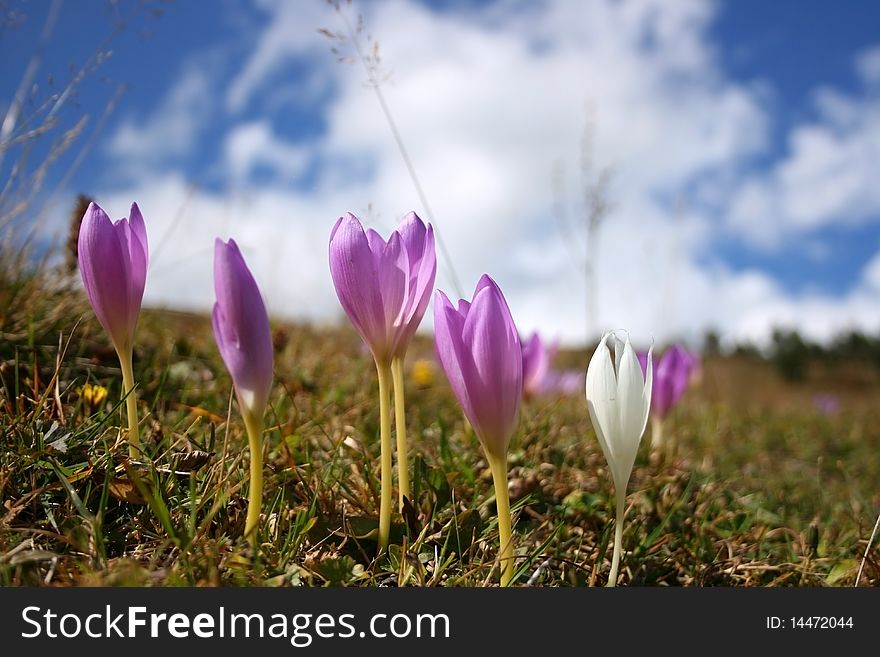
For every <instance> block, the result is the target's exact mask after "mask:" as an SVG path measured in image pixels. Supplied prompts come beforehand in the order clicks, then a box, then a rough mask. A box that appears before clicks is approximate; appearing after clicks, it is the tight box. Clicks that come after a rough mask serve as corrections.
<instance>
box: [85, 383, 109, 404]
mask: <svg viewBox="0 0 880 657" xmlns="http://www.w3.org/2000/svg"><path fill="white" fill-rule="evenodd" d="M79 396H80V397H81V398H82V400H83V402H85V405H86V406H88V407H89V408H97V407H99V406H100V405H101V404H103V403H104V402H105V401H106V399H107V388H105V387H104V386H99V385H92V384H91V383H86V384H85V385H84V386H83V387H82V388H80V391H79Z"/></svg>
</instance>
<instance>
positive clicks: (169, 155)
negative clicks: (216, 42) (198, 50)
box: [107, 64, 212, 169]
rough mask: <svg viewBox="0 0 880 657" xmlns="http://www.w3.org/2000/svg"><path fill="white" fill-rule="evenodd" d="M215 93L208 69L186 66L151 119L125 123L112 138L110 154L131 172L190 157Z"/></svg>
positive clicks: (129, 118) (131, 119)
mask: <svg viewBox="0 0 880 657" xmlns="http://www.w3.org/2000/svg"><path fill="white" fill-rule="evenodd" d="M211 93H212V90H211V86H210V83H209V78H208V76H207V74H206V73H205V71H204V69H202V68H200V67H199V66H197V65H195V64H192V65H189V66H186V67H185V68H184V70H183V72H182V73H181V74H180V76H179V77H178V78H177V80H176V81H175V82H174V85H173V86H172V87H171V89H170V90H169V92H168V94H167V95H166V96H165V98H164V99H163V100H162V102H161V103H160V104H159V106H158V107H157V108H155V109H154V110H153V111H152V113H151V114H150V115H149V116H148V117H146V118H143V119H134V118H132V117H131V116H129V117H127V118H126V119H125V121H124V122H123V123H122V125H121V126H120V127H119V128H118V129H117V130H116V132H115V133H114V134H113V135H112V136H111V137H110V140H109V142H108V144H107V149H108V151H109V152H110V154H111V155H113V156H114V157H116V158H117V159H118V160H119V162H120V163H122V164H123V165H124V166H125V167H126V168H129V169H137V168H141V167H143V166H144V165H147V166H156V165H159V164H167V162H168V160H169V159H174V158H177V157H180V156H183V155H186V154H187V153H189V152H190V151H191V150H192V149H193V147H194V146H195V144H196V143H197V140H198V138H199V136H200V135H201V129H200V127H201V126H202V125H203V124H204V116H205V114H206V113H207V111H208V108H209V107H210V104H211Z"/></svg>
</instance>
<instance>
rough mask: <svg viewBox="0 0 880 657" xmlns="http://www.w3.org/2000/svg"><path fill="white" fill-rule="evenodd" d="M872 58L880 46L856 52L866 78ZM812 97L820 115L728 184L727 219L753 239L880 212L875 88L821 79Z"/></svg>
mask: <svg viewBox="0 0 880 657" xmlns="http://www.w3.org/2000/svg"><path fill="white" fill-rule="evenodd" d="M878 58H880V49H875V50H871V51H868V52H867V53H865V54H863V55H862V56H861V57H860V58H859V59H858V64H859V68H860V71H861V75H862V77H863V79H864V81H865V82H866V84H869V83H870V82H871V81H872V80H873V81H874V82H876V80H875V78H874V77H873V76H874V75H875V74H876V73H877V71H875V70H874V67H877V66H880V63H877V62H880V59H878ZM875 60H876V62H875ZM814 102H815V106H816V109H817V112H818V118H817V119H816V120H814V121H811V122H808V123H803V124H801V125H798V126H796V127H795V128H794V129H793V130H792V131H791V132H790V134H789V136H788V146H787V150H788V152H787V155H786V156H785V157H784V158H783V159H782V160H780V161H778V162H776V163H775V164H774V165H773V167H772V168H771V169H770V170H769V171H767V172H760V173H755V174H753V175H751V176H750V177H748V178H746V179H745V180H743V181H742V182H741V184H740V187H739V189H738V190H735V191H734V201H733V203H732V205H731V207H730V211H729V215H728V225H729V227H730V228H731V229H732V230H734V231H736V232H737V233H739V234H740V235H741V236H742V237H743V239H745V240H746V241H747V242H749V243H751V244H752V245H755V246H759V247H763V248H769V249H778V248H780V247H781V246H782V244H783V241H784V239H785V238H788V237H791V236H792V235H799V234H804V233H809V232H810V231H813V230H816V229H819V228H822V227H825V226H832V225H860V224H863V223H865V222H867V221H876V220H877V219H878V218H880V185H878V184H877V172H876V163H877V162H878V161H880V94H877V93H875V92H873V91H872V90H871V89H870V88H869V89H867V90H866V91H865V93H864V94H863V95H862V96H858V97H856V96H849V95H845V94H843V93H840V92H838V91H836V90H834V89H830V88H827V87H825V88H820V89H818V90H816V92H815V94H814Z"/></svg>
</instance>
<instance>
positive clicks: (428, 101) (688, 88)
mask: <svg viewBox="0 0 880 657" xmlns="http://www.w3.org/2000/svg"><path fill="white" fill-rule="evenodd" d="M315 6H318V7H319V9H314V7H315ZM302 7H303V5H301V4H300V3H289V2H282V3H268V2H267V3H265V4H264V8H265V9H266V11H267V12H268V13H269V15H270V20H269V24H268V26H267V27H266V29H265V30H264V31H263V33H262V34H261V35H260V36H259V38H258V39H257V42H256V44H255V47H254V49H253V53H252V55H251V56H250V57H249V58H248V59H247V60H246V61H244V62H243V63H242V66H241V69H240V71H238V72H237V74H236V75H235V76H234V77H233V78H232V80H231V82H229V83H228V85H227V86H226V88H225V89H223V90H222V93H224V94H225V98H226V102H227V106H228V108H229V109H230V110H232V111H233V112H240V113H242V114H244V113H245V110H246V108H248V107H249V106H250V105H251V104H252V101H255V100H257V99H260V98H263V94H266V93H273V94H279V93H280V94H286V93H292V92H293V91H294V89H291V88H287V87H285V84H284V83H283V82H279V81H278V80H279V73H280V72H283V70H284V67H285V66H287V65H290V64H291V62H297V63H299V64H300V65H303V64H304V63H307V64H308V65H309V66H311V67H312V68H313V69H314V75H315V76H318V77H320V78H322V79H326V80H327V82H326V83H325V84H327V85H332V87H333V89H334V94H333V95H332V97H331V98H330V99H329V100H328V101H327V102H328V105H327V106H326V108H325V115H324V118H325V125H326V129H325V131H324V132H323V133H322V134H321V135H318V136H314V135H313V136H312V137H310V141H309V142H307V143H306V142H288V141H284V140H282V139H280V138H279V135H280V134H282V133H283V130H281V129H280V127H279V126H276V125H273V124H272V123H271V121H269V120H268V119H266V118H264V117H261V118H255V117H247V118H245V119H244V120H242V121H241V122H239V123H238V124H236V125H235V126H232V127H231V128H229V130H228V132H227V134H226V136H225V138H224V139H223V142H222V144H223V146H222V148H221V151H222V155H223V158H222V161H221V166H222V167H223V168H224V173H225V174H226V177H225V179H227V180H231V181H235V182H236V185H235V186H234V189H233V190H232V191H226V192H211V191H196V192H193V191H192V190H191V189H189V187H188V186H187V181H186V179H185V177H184V175H183V174H182V173H181V172H180V171H176V170H174V169H173V168H172V169H169V168H168V167H154V168H153V169H152V170H146V171H145V172H144V173H143V175H142V177H141V179H139V180H138V181H136V183H134V184H133V185H130V186H129V187H128V188H125V189H120V188H118V187H115V188H111V189H108V190H106V193H105V194H104V195H102V197H101V198H102V199H107V200H106V203H107V205H105V207H106V208H107V209H108V211H111V209H113V208H115V211H113V212H111V214H114V216H117V215H118V216H121V215H119V213H120V212H122V213H124V212H125V211H126V210H127V207H128V204H129V203H130V202H131V199H133V198H135V199H137V200H138V202H139V203H140V204H141V207H142V209H143V211H144V213H145V216H146V217H147V222H148V229H149V231H150V239H151V248H152V245H153V244H155V251H154V253H156V255H155V259H154V261H153V262H152V264H151V272H150V279H149V282H148V288H147V290H148V291H147V300H148V301H149V302H150V303H153V304H159V303H165V304H170V305H175V306H197V307H200V308H207V307H209V306H210V303H211V300H212V299H213V291H212V287H211V282H210V275H211V265H210V263H211V254H212V250H213V239H214V237H215V236H220V237H227V236H230V235H231V236H234V237H235V238H236V240H237V241H239V243H240V245H241V246H242V249H243V251H244V253H245V257H246V258H247V260H248V263H249V264H250V265H251V267H252V268H253V269H254V272H255V276H256V278H257V280H258V281H259V283H260V285H261V287H262V289H263V290H264V293H265V295H266V297H267V299H268V302H269V308H270V311H271V312H273V313H274V314H276V315H278V316H284V317H289V318H298V319H310V320H317V321H325V320H333V319H339V318H340V317H341V315H342V312H341V309H340V308H339V304H338V301H337V300H336V296H335V293H334V292H333V288H332V283H331V281H330V275H329V270H328V267H327V240H328V238H329V231H330V228H331V226H332V224H333V222H334V221H335V219H336V218H337V217H338V216H339V215H340V214H342V213H343V212H345V211H348V210H350V211H354V212H355V213H358V214H360V215H361V216H364V217H365V218H367V219H368V221H369V222H370V223H371V224H373V225H375V226H377V227H378V228H379V229H381V230H382V231H388V230H390V229H391V228H392V227H393V226H394V225H395V224H396V222H397V220H398V219H399V218H400V217H401V216H402V215H403V214H404V213H406V212H407V211H408V210H410V209H416V210H418V211H422V208H421V206H420V203H419V200H418V197H417V195H416V194H415V192H414V191H413V187H412V184H411V181H410V179H409V176H408V174H407V171H406V168H405V166H404V165H403V163H402V160H401V157H400V154H399V153H398V151H397V147H396V145H395V143H394V141H393V140H392V138H391V133H390V131H389V127H388V125H387V123H386V121H385V118H384V116H383V115H382V113H381V110H380V109H379V106H378V104H377V103H376V99H375V98H374V97H373V94H372V91H371V90H370V89H369V88H367V87H365V85H364V84H363V71H362V69H360V68H358V67H356V66H344V65H339V64H336V63H335V62H334V61H333V58H332V56H331V55H330V54H329V53H327V52H325V51H324V49H326V48H327V44H326V43H324V42H322V41H321V40H320V39H321V37H316V34H315V31H316V29H317V28H318V27H326V26H331V27H332V26H333V25H334V22H335V21H336V20H337V19H336V17H335V15H334V14H333V12H332V10H331V9H330V8H328V7H327V6H325V5H319V4H318V3H314V4H313V5H312V4H310V5H308V8H307V9H306V10H305V11H303V10H302ZM366 8H367V10H368V12H369V13H368V16H367V25H368V27H369V30H370V32H371V33H372V34H373V35H374V36H375V37H376V38H377V39H378V41H379V42H380V44H381V53H382V57H383V62H385V63H386V65H387V66H388V68H390V69H391V70H392V71H393V79H392V82H391V83H389V84H387V85H384V86H383V87H382V91H383V93H384V94H385V96H386V99H387V102H388V105H389V107H390V108H391V111H392V112H393V114H394V117H395V119H396V122H397V127H398V129H399V131H400V134H401V135H402V136H403V139H404V141H405V143H406V146H407V148H408V150H409V154H410V156H411V157H412V159H413V161H414V162H415V165H416V169H417V171H418V174H419V176H420V179H421V182H422V184H423V186H424V188H425V190H426V192H427V195H428V197H429V199H430V202H431V204H432V206H433V209H434V211H435V213H436V218H437V225H436V228H437V231H438V234H439V235H441V236H442V238H443V240H444V241H445V243H446V244H447V246H448V247H449V250H450V252H451V253H452V254H453V258H454V262H455V268H456V271H457V273H458V275H459V278H460V279H461V282H462V284H463V287H464V288H465V289H464V290H463V292H464V294H465V295H468V296H469V295H470V294H471V292H472V290H473V286H474V284H475V282H476V280H477V279H478V277H479V275H480V274H482V273H483V272H489V273H490V274H492V275H493V277H494V278H495V279H496V280H497V281H498V282H499V284H500V285H501V286H502V288H503V289H504V290H505V295H506V296H507V299H508V301H509V302H510V305H511V307H512V309H513V312H514V315H515V317H516V319H517V322H518V324H519V326H520V329H521V330H522V331H523V332H525V331H528V330H531V329H533V328H540V329H541V330H543V331H545V332H547V333H549V334H557V335H559V336H561V337H562V338H563V339H564V340H566V341H569V342H575V341H579V340H582V339H583V336H584V330H585V329H584V327H585V310H584V309H585V301H584V299H585V289H584V281H583V278H582V276H580V275H579V274H578V272H577V267H576V263H572V261H571V255H570V254H571V251H572V249H571V247H572V245H571V244H568V245H566V243H565V239H567V238H566V237H565V236H564V235H562V234H561V233H560V231H559V229H558V226H557V224H556V222H555V220H554V219H553V214H552V213H553V206H554V200H555V199H554V194H553V186H552V184H551V171H552V170H553V168H554V166H555V165H556V163H557V162H559V161H561V162H562V163H563V165H564V170H565V173H566V182H567V185H566V189H567V192H566V196H565V198H564V199H563V201H564V203H565V205H566V207H568V208H572V209H573V208H576V206H577V204H578V203H579V201H580V198H581V194H582V190H581V189H580V187H579V184H578V180H579V176H580V170H579V165H580V160H579V157H580V140H581V133H582V130H583V126H584V103H585V102H589V103H591V104H592V106H593V107H594V110H595V114H594V116H595V118H596V126H595V127H596V133H595V135H596V139H595V152H594V161H595V162H596V163H597V164H599V165H604V164H611V165H613V168H614V178H613V182H612V185H611V188H610V197H611V200H612V201H613V203H614V206H615V210H614V212H613V214H612V215H611V216H610V217H609V219H608V220H607V222H606V224H605V226H604V228H603V231H602V234H601V245H602V249H601V254H600V259H599V261H598V262H597V263H595V266H596V268H597V272H598V281H599V286H600V297H599V304H598V307H599V316H598V317H594V318H591V320H592V321H591V325H592V326H594V327H596V328H625V329H629V330H630V331H631V333H632V335H633V337H634V338H635V339H636V340H639V341H642V342H647V341H648V340H650V339H652V338H653V339H655V340H657V341H658V342H661V343H662V342H663V341H664V340H666V339H670V338H686V339H689V340H691V341H696V340H697V339H699V337H700V336H701V334H702V332H703V331H704V330H705V329H707V328H716V329H718V330H719V331H721V333H722V334H723V335H724V336H725V337H726V338H727V339H728V340H738V339H752V340H759V341H760V340H762V339H765V338H766V336H767V335H768V334H769V331H770V328H771V327H772V326H774V325H776V324H778V323H787V322H792V323H794V324H796V325H798V326H801V327H802V328H803V329H805V332H806V333H808V334H810V335H812V334H815V336H821V335H828V334H829V332H830V331H833V330H836V329H837V328H840V327H845V326H846V325H847V323H855V324H857V325H859V326H864V327H874V326H875V324H876V322H875V321H874V319H873V318H874V317H877V316H878V315H880V312H878V303H877V301H876V294H875V296H871V291H872V290H873V291H874V292H875V293H876V291H877V290H878V289H880V274H878V273H877V272H878V271H880V264H874V265H872V268H869V269H868V270H866V273H865V281H864V282H863V284H862V285H860V286H858V287H857V289H856V290H855V291H854V292H853V293H851V294H850V295H849V296H847V297H846V298H843V299H833V298H825V297H821V296H816V295H814V296H806V297H801V298H793V297H791V296H790V295H789V294H787V293H786V291H785V290H783V289H782V288H781V287H780V286H779V285H778V284H777V283H776V282H775V281H774V280H773V279H772V278H770V277H769V276H767V275H764V274H761V273H758V272H754V271H745V272H734V271H731V270H730V269H728V268H725V267H723V266H721V265H719V264H717V263H714V262H713V261H712V260H711V257H708V256H709V255H710V254H709V253H707V249H709V248H710V244H711V239H712V236H713V235H714V233H716V232H717V230H718V225H717V219H716V218H714V217H713V216H712V215H710V214H708V212H707V211H706V210H704V209H695V210H691V211H688V210H685V211H684V212H682V213H680V215H676V214H675V213H674V212H671V211H670V210H669V207H670V200H669V199H671V198H675V197H677V196H678V195H679V194H680V193H681V190H682V189H684V188H686V187H687V186H689V185H690V184H691V183H694V182H703V183H707V184H706V185H704V186H703V188H704V190H708V189H709V187H710V186H711V185H714V186H715V191H714V192H712V195H714V197H715V198H716V200H717V199H718V198H723V194H724V191H725V190H726V189H729V188H730V187H731V186H732V187H734V188H736V189H738V200H737V203H736V205H735V206H734V207H733V208H732V209H731V211H730V214H729V225H730V226H731V227H733V228H735V229H737V230H742V231H749V233H750V235H751V237H750V239H753V240H756V241H757V240H760V239H764V240H765V242H767V243H770V242H772V240H773V239H776V238H777V237H778V235H780V234H785V231H796V230H803V229H805V228H811V227H814V226H816V225H820V224H821V223H822V222H823V221H826V218H827V216H828V215H829V213H837V212H844V211H845V212H846V216H847V217H848V220H849V221H853V222H857V221H863V220H865V219H866V217H867V216H868V214H869V213H870V212H872V211H873V210H872V208H875V205H874V204H875V203H876V202H877V199H876V198H875V195H876V192H874V191H872V190H873V189H875V188H876V189H880V187H876V186H875V187H873V188H869V187H868V186H867V181H868V179H869V178H870V176H871V174H872V172H873V163H874V162H876V161H878V155H880V151H878V149H880V146H878V143H877V142H878V135H877V125H878V122H877V115H876V112H877V107H876V106H875V105H873V104H872V103H871V102H869V101H866V100H863V99H856V98H850V97H847V96H842V95H840V94H837V93H835V92H833V91H830V90H826V91H825V92H823V94H824V95H822V96H817V98H824V101H822V102H823V103H824V104H823V105H822V107H823V108H824V109H823V110H822V111H823V113H822V115H821V120H818V121H816V122H815V123H812V124H809V125H803V126H799V127H798V129H797V130H796V131H794V132H793V133H792V135H791V139H790V144H791V148H790V152H789V155H788V156H787V157H786V158H785V159H784V160H783V161H782V162H779V163H778V164H777V165H776V166H775V167H774V170H773V171H772V172H771V175H770V176H769V177H768V178H767V179H766V180H764V179H761V178H757V177H754V178H752V177H746V178H745V179H742V178H741V177H738V176H740V174H738V173H737V172H738V171H739V170H741V169H742V168H743V166H744V165H745V164H747V163H748V162H750V161H751V158H752V157H753V156H754V155H755V154H756V153H760V152H762V149H764V148H766V145H767V131H768V125H769V118H768V115H767V110H766V108H765V107H764V105H763V99H762V91H761V90H760V89H759V88H758V87H757V86H751V85H744V84H741V83H737V82H734V81H732V80H729V79H727V78H726V77H725V76H724V75H723V72H722V71H721V70H720V68H719V66H718V65H717V63H716V62H717V60H716V55H715V52H714V50H713V48H712V46H711V42H710V41H709V38H710V37H709V35H708V27H709V25H710V24H711V20H712V18H713V13H714V5H713V4H708V3H702V2H675V3H666V2H660V1H659V0H646V1H644V2H631V3H618V2H610V1H609V2H591V3H581V2H575V1H571V2H558V3H553V4H546V5H545V4H540V5H538V4H534V5H533V4H526V5H519V4H516V5H508V4H505V3H497V4H494V5H490V6H489V7H488V8H487V9H482V8H475V7H471V8H464V9H459V10H455V11H453V10H447V11H433V10H430V9H428V8H425V7H424V6H421V5H418V4H415V3H414V2H410V1H405V0H393V1H391V2H382V3H375V4H369V5H366ZM316 38H317V39H318V41H317V42H316ZM316 43H317V45H315V44H316ZM316 48H317V49H318V50H316ZM316 52H319V53H320V54H321V55H322V57H321V58H320V59H315V53H316ZM865 67H868V68H870V66H869V65H867V64H866V65H865ZM863 68H864V67H863ZM184 77H185V76H184ZM269 81H271V85H270V86H271V88H268V87H267V85H268V82H269ZM291 84H293V83H291ZM174 97H175V92H172V93H171V96H170V97H169V100H167V101H165V102H163V103H162V104H161V105H160V108H159V109H158V110H157V113H156V115H155V117H154V118H151V119H150V120H148V121H147V123H146V126H147V128H150V129H152V128H151V126H153V125H159V122H160V121H161V120H166V121H167V120H168V119H167V117H166V118H165V119H162V118H161V115H162V109H163V108H167V106H168V105H173V104H174V101H173V99H174ZM817 102H819V101H817ZM184 105H185V103H184ZM182 113H184V114H185V113H186V112H182ZM190 114H196V112H191V113H190ZM191 119H192V120H194V121H195V120H200V117H198V116H192V117H191ZM155 130H157V131H158V130H159V128H158V127H157V128H155ZM170 130H172V132H173V131H174V130H179V128H174V127H173V126H172V127H171V128H170ZM162 134H163V135H164V134H165V133H164V132H163V133H162ZM162 140H163V141H169V140H168V138H167V137H164V136H163V137H162ZM312 162H320V163H321V165H320V168H319V169H318V174H317V176H316V177H315V179H314V182H313V184H310V185H309V186H308V188H305V187H304V186H302V185H292V184H291V182H294V181H296V180H297V179H298V178H299V176H300V175H301V174H302V173H303V172H304V170H305V168H307V167H308V164H309V163H312ZM260 167H266V168H269V169H271V170H273V171H274V172H275V174H276V176H275V177H274V178H272V179H271V180H270V182H269V183H267V184H261V185H259V187H254V188H251V189H248V188H247V187H246V183H247V181H248V179H249V178H250V176H251V174H252V173H253V172H254V170H255V169H258V168H260ZM719 181H722V182H720V183H719ZM710 183H711V185H710ZM108 206H109V207H108ZM783 214H784V218H780V217H781V216H782V215H783ZM178 215H179V216H180V217H181V219H180V220H179V223H178V224H177V225H173V223H172V221H173V218H174V217H177V216H178ZM163 234H170V237H168V238H167V239H163V238H162V237H161V236H162V235H163ZM568 239H570V238H568ZM878 259H880V255H878ZM878 262H880V260H878ZM181 280H186V281H187V285H186V286H182V285H180V281H181ZM872 286H873V287H872ZM438 287H440V288H441V289H444V290H445V291H448V292H450V293H451V289H450V288H451V283H450V277H449V275H448V270H447V263H446V262H445V261H443V260H442V259H441V260H440V270H439V272H438ZM426 317H427V318H430V313H428V315H427V316H426ZM425 324H426V325H429V321H428V320H427V319H426V322H425Z"/></svg>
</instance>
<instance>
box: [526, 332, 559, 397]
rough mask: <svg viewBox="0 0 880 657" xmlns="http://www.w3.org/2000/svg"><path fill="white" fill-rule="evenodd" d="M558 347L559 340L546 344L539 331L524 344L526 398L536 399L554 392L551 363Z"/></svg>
mask: <svg viewBox="0 0 880 657" xmlns="http://www.w3.org/2000/svg"><path fill="white" fill-rule="evenodd" d="M558 346H559V342H558V340H554V341H553V342H552V343H550V344H549V345H546V344H544V341H543V340H542V339H541V336H540V335H539V334H538V332H537V331H535V332H534V333H532V335H531V337H530V338H529V339H528V340H527V341H526V342H523V343H522V370H523V372H522V377H523V394H525V396H526V397H536V396H537V395H540V394H543V393H545V392H550V391H551V390H552V381H551V380H550V374H551V372H550V361H552V360H553V356H554V355H555V354H556V350H557V348H558Z"/></svg>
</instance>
